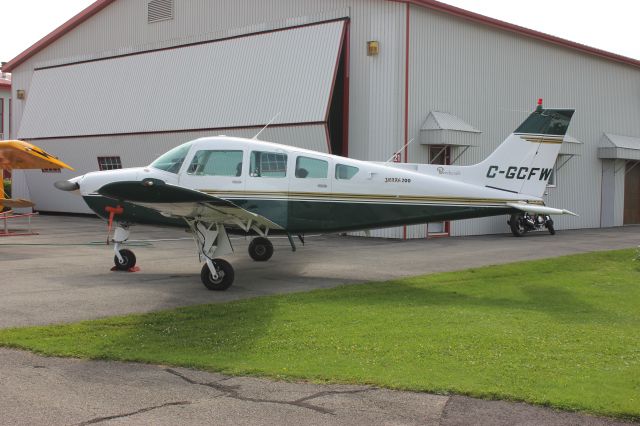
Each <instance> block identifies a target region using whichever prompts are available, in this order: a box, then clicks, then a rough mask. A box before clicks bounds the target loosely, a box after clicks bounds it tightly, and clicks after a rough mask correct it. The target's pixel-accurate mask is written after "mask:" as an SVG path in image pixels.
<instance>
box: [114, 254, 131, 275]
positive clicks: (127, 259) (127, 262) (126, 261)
mask: <svg viewBox="0 0 640 426" xmlns="http://www.w3.org/2000/svg"><path fill="white" fill-rule="evenodd" d="M120 256H122V262H121V261H120V259H118V256H113V263H115V265H116V269H117V270H118V271H128V270H129V269H131V268H133V267H134V266H136V255H135V254H133V252H132V251H131V250H129V249H122V250H120Z"/></svg>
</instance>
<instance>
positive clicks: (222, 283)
mask: <svg viewBox="0 0 640 426" xmlns="http://www.w3.org/2000/svg"><path fill="white" fill-rule="evenodd" d="M213 265H214V266H215V268H216V272H218V278H217V279H215V280H214V279H213V275H211V271H210V270H209V265H208V264H206V263H205V264H204V265H203V266H202V271H200V279H201V280H202V284H204V286H205V287H206V288H207V289H209V290H214V291H224V290H226V289H228V288H229V287H231V284H233V278H234V277H235V274H234V272H233V267H232V266H231V264H230V263H229V262H227V261H226V260H223V259H213Z"/></svg>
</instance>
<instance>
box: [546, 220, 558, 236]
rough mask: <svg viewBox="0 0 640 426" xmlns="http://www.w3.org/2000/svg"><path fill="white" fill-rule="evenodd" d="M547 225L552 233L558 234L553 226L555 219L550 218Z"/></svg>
mask: <svg viewBox="0 0 640 426" xmlns="http://www.w3.org/2000/svg"><path fill="white" fill-rule="evenodd" d="M545 225H546V227H547V230H548V231H549V233H550V234H551V235H556V229H555V228H554V227H553V220H551V219H549V220H548V221H547V223H546V224H545Z"/></svg>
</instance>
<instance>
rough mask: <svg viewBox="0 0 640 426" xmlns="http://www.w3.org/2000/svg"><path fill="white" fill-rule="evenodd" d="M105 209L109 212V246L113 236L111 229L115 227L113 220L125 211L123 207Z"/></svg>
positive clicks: (107, 207)
mask: <svg viewBox="0 0 640 426" xmlns="http://www.w3.org/2000/svg"><path fill="white" fill-rule="evenodd" d="M104 209H105V210H106V211H107V212H109V225H108V226H107V244H109V235H111V227H112V225H113V218H114V217H115V215H117V214H122V212H124V209H123V208H122V207H121V206H115V207H111V206H106V207H105V208H104Z"/></svg>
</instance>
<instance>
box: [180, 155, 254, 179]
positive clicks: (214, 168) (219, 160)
mask: <svg viewBox="0 0 640 426" xmlns="http://www.w3.org/2000/svg"><path fill="white" fill-rule="evenodd" d="M187 174H189V175H194V176H240V175H242V151H237V150H234V151H226V150H200V151H198V152H196V154H195V155H194V156H193V160H191V164H189V168H188V169H187Z"/></svg>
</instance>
